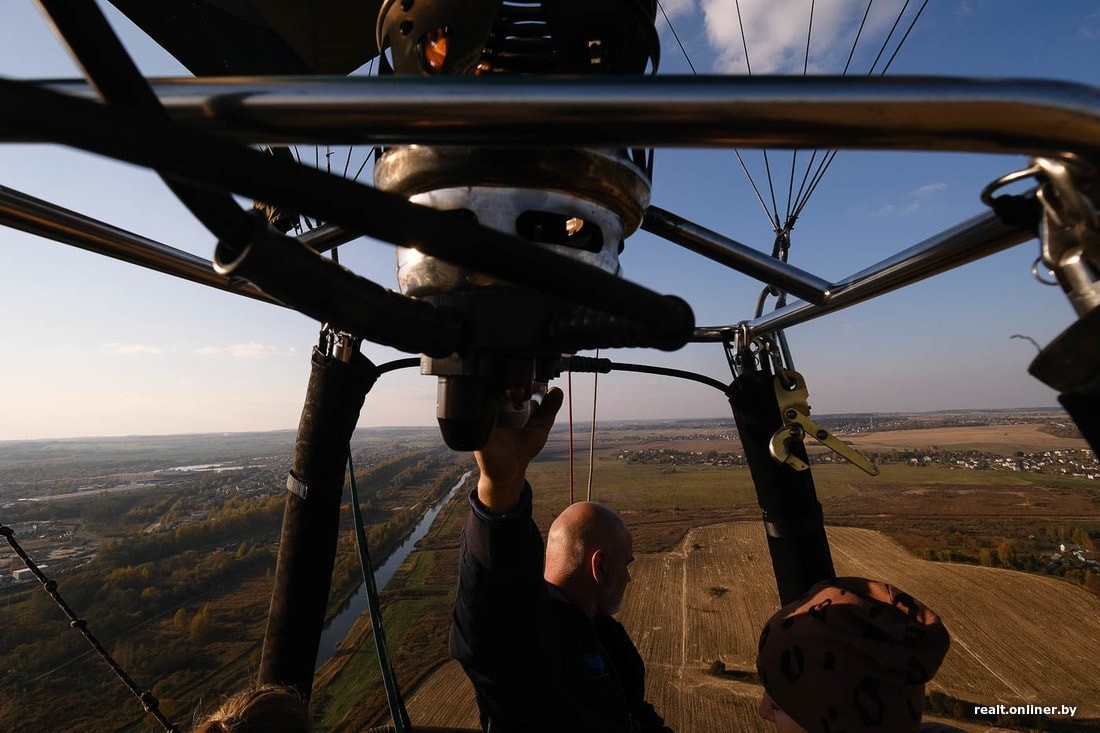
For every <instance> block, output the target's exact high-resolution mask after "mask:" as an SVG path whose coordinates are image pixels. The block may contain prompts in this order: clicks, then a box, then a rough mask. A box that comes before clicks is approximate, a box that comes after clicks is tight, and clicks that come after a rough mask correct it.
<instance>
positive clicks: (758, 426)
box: [729, 371, 836, 605]
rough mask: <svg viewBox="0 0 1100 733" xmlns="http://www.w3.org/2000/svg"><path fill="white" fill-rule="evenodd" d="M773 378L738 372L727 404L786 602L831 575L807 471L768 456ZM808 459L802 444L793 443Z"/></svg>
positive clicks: (775, 413)
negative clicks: (750, 475)
mask: <svg viewBox="0 0 1100 733" xmlns="http://www.w3.org/2000/svg"><path fill="white" fill-rule="evenodd" d="M773 379H774V377H773V376H772V375H770V374H767V373H765V372H760V371H747V372H744V373H742V374H741V376H739V377H738V378H737V379H736V380H735V381H734V383H733V385H732V386H731V387H730V392H729V394H730V406H731V407H732V408H733V416H734V418H735V419H736V421H737V432H738V433H739V434H740V436H741V445H742V447H743V448H744V451H745V459H746V460H747V461H748V464H749V470H750V471H751V472H752V480H753V483H754V484H755V485H756V499H757V501H759V502H760V509H761V510H762V511H763V514H764V529H765V530H766V532H767V537H768V551H769V552H770V553H771V558H772V567H773V569H774V571H775V582H776V585H777V586H778V587H779V599H780V601H781V602H782V603H783V604H784V605H786V604H787V603H790V602H791V601H794V600H797V599H798V598H800V597H801V596H802V595H803V594H804V593H805V592H806V591H807V590H809V588H810V586H812V585H813V584H814V583H816V582H818V581H820V580H826V579H829V578H835V577H836V572H835V571H834V570H833V558H832V555H831V554H830V553H829V541H828V539H826V537H825V526H824V517H823V515H822V512H821V504H820V503H819V502H818V500H817V492H816V490H815V488H814V479H813V476H812V475H811V474H810V469H806V470H805V471H796V470H794V469H793V468H791V467H790V466H788V465H786V464H783V463H779V462H778V461H776V460H775V459H773V458H772V456H771V452H770V451H769V449H768V445H769V443H770V442H771V438H772V435H773V434H774V433H775V432H776V431H777V430H779V429H780V428H781V427H783V419H782V416H781V415H780V414H779V403H778V401H777V400H776V397H775V387H774V386H773ZM791 452H792V453H793V454H794V455H795V456H797V457H798V458H801V459H802V460H804V461H805V460H807V458H806V448H805V446H803V445H802V444H800V443H795V444H792V445H791Z"/></svg>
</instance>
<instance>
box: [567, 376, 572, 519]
mask: <svg viewBox="0 0 1100 733" xmlns="http://www.w3.org/2000/svg"><path fill="white" fill-rule="evenodd" d="M566 387H567V388H568V390H567V392H568V395H569V504H570V505H572V504H573V362H572V361H570V362H569V373H568V377H567V381H566Z"/></svg>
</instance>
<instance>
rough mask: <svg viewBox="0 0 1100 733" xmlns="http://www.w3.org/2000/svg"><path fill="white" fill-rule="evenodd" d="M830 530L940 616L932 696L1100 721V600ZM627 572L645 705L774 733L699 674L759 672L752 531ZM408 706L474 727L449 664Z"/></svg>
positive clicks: (765, 568)
mask: <svg viewBox="0 0 1100 733" xmlns="http://www.w3.org/2000/svg"><path fill="white" fill-rule="evenodd" d="M828 534H829V542H830V545H831V547H832V552H833V559H834V563H835V565H836V569H837V572H838V573H839V574H841V575H862V576H866V577H871V578H880V579H884V580H888V581H889V582H891V583H893V584H894V585H896V586H898V587H900V588H903V589H904V590H906V591H908V592H910V593H912V594H914V595H915V596H917V597H918V598H921V599H922V600H924V601H925V602H926V603H928V605H929V606H931V607H932V608H934V609H935V610H936V611H938V612H939V613H940V615H941V616H942V617H943V619H944V622H945V623H946V624H947V626H948V628H949V629H950V631H951V636H952V639H953V643H952V647H951V651H950V653H949V654H948V656H947V659H946V660H945V662H944V665H943V668H942V669H941V670H940V672H939V674H938V675H937V676H936V678H935V680H934V681H933V683H932V684H931V686H930V689H934V690H940V691H942V692H944V693H946V694H947V695H950V696H952V697H955V698H959V699H964V700H968V701H971V702H974V703H977V704H982V705H996V704H1004V705H1025V704H1029V703H1030V704H1035V705H1076V706H1078V708H1079V710H1078V712H1077V717H1078V718H1081V717H1085V718H1100V694H1098V689H1100V682H1098V678H1097V673H1096V660H1097V659H1100V599H1097V598H1096V597H1095V596H1092V595H1090V594H1089V593H1087V592H1085V591H1083V590H1081V589H1080V588H1077V587H1075V586H1073V585H1070V584H1069V583H1066V582H1062V581H1059V580H1055V579H1052V578H1044V577H1039V576H1036V575H1028V574H1024V573H1018V572H1014V571H1009V570H999V569H992V568H983V567H975V566H967V565H953V564H947V563H933V562H928V561H925V560H920V559H917V558H915V557H913V556H912V555H910V554H909V553H907V552H906V551H905V550H904V549H903V548H902V547H901V546H900V545H898V544H897V543H895V542H894V541H892V540H890V539H888V538H887V537H886V536H884V535H883V534H881V533H879V532H876V531H872V530H865V529H855V528H849V527H832V528H829V530H828ZM631 571H632V575H633V576H634V589H635V592H633V593H631V592H628V593H627V598H626V603H625V605H624V607H623V610H622V612H621V613H620V614H619V619H620V620H621V621H622V622H623V623H624V624H625V625H626V626H627V628H628V629H629V630H630V633H631V635H632V637H633V638H634V640H635V642H636V643H637V645H638V648H639V650H640V651H641V653H642V656H643V658H644V659H646V662H647V666H648V679H647V688H648V698H649V699H650V700H651V701H652V702H653V703H654V705H655V706H656V707H657V709H658V711H659V712H661V714H662V715H664V716H665V718H666V719H667V721H668V723H669V725H670V726H671V727H672V728H673V729H675V730H677V731H680V732H681V733H692V732H698V733H704V732H706V733H709V732H711V731H745V732H746V733H752V732H754V731H759V732H760V733H765V732H767V733H771V728H770V725H769V724H766V723H763V722H762V721H761V720H760V719H759V718H758V717H757V715H756V703H757V700H758V699H759V696H760V688H759V686H757V685H755V684H751V683H748V682H741V681H737V680H734V679H729V678H728V677H716V676H713V675H711V674H708V672H707V670H708V669H709V668H710V667H711V665H712V664H713V663H714V662H715V661H716V660H717V661H721V662H723V663H724V664H725V666H726V668H727V669H728V670H731V671H733V672H746V673H751V672H754V671H755V653H756V640H757V633H758V631H759V629H760V627H761V626H762V625H763V623H764V621H765V620H766V619H767V617H768V616H770V615H771V614H772V613H773V612H774V611H775V609H776V608H777V607H778V604H779V599H778V595H777V593H776V590H775V584H774V581H773V580H772V574H771V565H770V561H769V559H768V555H767V550H766V543H765V540H764V534H763V529H762V527H761V525H760V524H759V523H757V522H742V523H729V524H717V525H712V526H707V527H699V528H696V529H693V530H691V531H690V532H688V534H687V536H686V537H685V539H684V541H683V542H682V543H681V544H680V546H679V547H677V548H675V549H674V550H673V551H671V552H666V553H653V554H640V555H639V556H638V557H637V559H636V562H635V563H634V565H633V566H632V568H631ZM642 589H644V592H641V591H642ZM409 708H410V714H411V715H412V719H413V720H414V721H416V722H417V723H419V724H423V725H449V726H474V727H476V723H477V716H476V711H475V709H474V706H473V691H472V689H471V688H470V686H469V683H468V682H467V681H466V679H465V677H464V675H463V674H462V671H461V669H460V668H459V667H458V666H457V665H456V664H455V663H453V662H451V663H448V664H445V665H443V666H442V667H440V668H439V670H437V671H436V672H435V673H434V674H433V675H432V676H431V677H429V679H428V680H427V681H426V682H425V683H424V684H423V685H422V686H420V688H419V689H417V690H416V691H415V693H414V694H413V695H412V696H411V699H410V701H409ZM955 725H960V724H959V723H955ZM960 727H963V728H965V729H966V730H969V731H989V730H995V729H992V728H988V727H985V726H980V725H978V726H975V725H972V724H964V725H960Z"/></svg>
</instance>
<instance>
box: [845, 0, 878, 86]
mask: <svg viewBox="0 0 1100 733" xmlns="http://www.w3.org/2000/svg"><path fill="white" fill-rule="evenodd" d="M874 3H875V0H867V9H866V10H864V11H863V20H861V21H860V22H859V29H858V30H857V31H856V39H855V40H854V41H852V50H851V51H849V52H848V60H847V61H845V62H844V71H843V72H841V76H847V75H848V67H850V66H851V65H852V58H853V57H854V56H855V55H856V46H858V45H859V37H860V36H862V35H863V26H865V25H867V16H868V15H870V14H871V6H872V5H874Z"/></svg>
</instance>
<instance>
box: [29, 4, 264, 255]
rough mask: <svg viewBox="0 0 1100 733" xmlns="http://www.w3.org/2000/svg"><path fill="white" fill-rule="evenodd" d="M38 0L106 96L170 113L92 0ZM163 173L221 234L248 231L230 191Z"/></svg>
mask: <svg viewBox="0 0 1100 733" xmlns="http://www.w3.org/2000/svg"><path fill="white" fill-rule="evenodd" d="M38 4H39V5H40V6H41V7H42V9H43V10H44V11H45V12H46V14H47V15H48V16H49V18H50V20H51V21H52V22H53V24H54V27H55V28H56V29H57V32H58V35H60V36H61V38H62V39H63V40H64V41H65V43H66V44H67V45H68V47H69V50H70V52H71V53H72V55H73V57H74V58H75V60H76V62H77V64H79V65H80V66H81V68H82V69H83V70H84V74H85V75H86V76H87V77H88V81H89V82H90V83H91V84H92V86H93V87H95V89H96V90H97V91H98V92H99V94H100V96H102V97H103V99H104V100H105V101H107V102H109V103H110V104H114V105H119V106H123V107H130V108H133V109H142V110H146V111H149V112H151V113H159V114H160V115H161V117H162V118H163V119H165V120H167V119H168V114H167V113H166V112H165V111H164V108H163V107H162V106H161V104H160V100H159V99H157V95H156V94H155V93H154V92H153V89H152V87H150V86H149V83H148V82H147V81H146V80H145V77H144V76H142V74H141V71H139V70H138V68H137V66H135V65H134V62H133V60H132V59H131V58H130V55H129V54H128V53H127V52H126V48H125V47H124V46H123V45H122V43H121V42H120V41H119V40H118V37H117V36H116V35H115V32H114V31H113V30H112V29H111V26H110V24H109V23H108V22H107V19H106V18H105V17H104V16H103V13H102V12H101V11H100V9H99V6H97V5H96V4H95V2H93V0H38ZM158 173H159V171H158ZM161 177H162V178H164V182H165V183H166V184H167V185H168V187H169V188H170V189H171V190H172V193H174V194H175V195H176V197H177V198H178V199H179V200H180V201H181V202H182V203H183V205H184V206H186V207H187V208H188V210H189V211H190V212H191V213H192V214H194V215H195V217H196V218H197V219H198V220H199V221H201V222H202V224H203V226H205V227H206V228H207V229H209V230H210V231H211V233H213V234H214V236H216V237H218V239H221V240H233V239H235V238H239V237H244V236H247V234H248V231H249V223H248V221H247V220H246V216H247V215H246V213H245V212H244V211H243V210H242V209H241V207H240V206H238V205H237V204H236V202H234V201H233V197H232V196H230V195H229V194H228V193H226V192H224V191H217V190H212V189H209V188H203V187H200V186H196V185H194V184H191V183H187V182H184V181H178V180H175V181H174V180H171V179H170V178H167V177H165V176H163V175H162V176H161Z"/></svg>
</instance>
